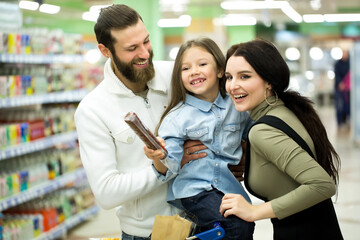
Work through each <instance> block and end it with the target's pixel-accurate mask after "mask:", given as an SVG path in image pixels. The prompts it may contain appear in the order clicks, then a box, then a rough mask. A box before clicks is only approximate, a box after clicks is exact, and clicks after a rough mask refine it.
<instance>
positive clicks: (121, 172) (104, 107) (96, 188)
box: [75, 4, 205, 240]
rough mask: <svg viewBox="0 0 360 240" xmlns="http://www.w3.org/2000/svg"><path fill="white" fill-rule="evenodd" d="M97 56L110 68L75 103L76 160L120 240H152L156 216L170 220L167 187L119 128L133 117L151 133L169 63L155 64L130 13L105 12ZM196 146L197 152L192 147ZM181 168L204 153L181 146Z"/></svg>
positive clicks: (98, 27) (118, 7)
mask: <svg viewBox="0 0 360 240" xmlns="http://www.w3.org/2000/svg"><path fill="white" fill-rule="evenodd" d="M94 31H95V35H96V39H97V41H98V48H99V50H100V51H101V53H102V55H103V56H105V57H107V58H108V60H107V61H106V63H105V66H104V79H103V81H102V82H101V83H100V84H99V85H98V86H97V87H96V88H95V89H93V90H92V91H91V92H90V93H89V94H87V96H85V98H84V99H83V100H82V101H81V102H80V104H79V106H78V108H77V110H76V113H75V123H76V128H77V133H78V139H79V148H80V157H81V161H82V164H83V166H84V169H85V171H86V175H87V178H88V181H89V184H90V187H91V189H92V191H93V193H94V196H95V198H96V200H97V203H98V204H99V205H100V206H101V207H102V208H104V209H111V208H116V215H117V217H118V218H119V220H120V227H121V230H122V236H121V239H123V240H127V239H150V234H151V230H152V226H153V223H154V219H155V215H173V214H174V213H177V210H176V209H175V208H174V207H172V206H171V205H169V204H168V203H167V202H166V197H167V190H168V184H167V183H166V182H165V183H164V182H162V181H160V180H158V179H157V177H156V174H155V172H154V169H153V167H154V166H153V165H152V161H151V160H149V159H148V158H146V156H145V154H144V150H143V147H144V143H142V142H141V140H140V138H139V137H137V136H136V134H135V133H134V132H133V131H132V130H131V129H130V127H129V126H128V125H127V124H126V123H125V122H124V116H125V115H126V114H127V113H128V112H131V111H132V112H136V113H137V115H138V116H139V117H140V119H141V120H142V121H143V123H144V124H145V125H146V126H147V127H148V128H149V129H150V130H151V131H154V129H155V127H156V125H157V123H158V122H159V119H160V117H161V115H162V113H163V111H164V110H165V108H166V105H167V104H168V100H169V96H170V93H169V89H170V87H169V85H170V78H171V74H172V69H173V62H166V61H154V62H153V61H152V57H153V52H152V46H151V43H150V36H149V33H148V31H147V29H146V27H145V25H144V23H143V21H142V19H141V17H140V15H139V14H138V13H137V12H136V11H135V10H134V9H132V8H130V7H128V6H126V5H122V4H115V5H112V6H110V7H107V8H103V9H102V10H101V12H100V16H99V18H98V20H97V23H96V24H95V27H94ZM194 145H195V146H194ZM184 148H186V150H185V151H184V152H187V153H188V154H186V155H184V158H183V162H188V161H190V160H194V159H198V158H200V157H203V156H204V154H205V153H197V154H191V153H193V152H195V151H198V150H201V149H203V148H204V147H203V146H198V145H196V144H194V143H189V144H188V145H187V144H185V145H184Z"/></svg>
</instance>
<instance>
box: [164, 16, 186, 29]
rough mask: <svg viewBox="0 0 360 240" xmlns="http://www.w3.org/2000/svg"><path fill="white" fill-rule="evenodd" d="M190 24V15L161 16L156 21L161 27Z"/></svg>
mask: <svg viewBox="0 0 360 240" xmlns="http://www.w3.org/2000/svg"><path fill="white" fill-rule="evenodd" d="M190 24H191V17H190V16H189V15H181V16H180V17H178V18H162V19H160V20H159V21H158V26H159V27H161V28H171V27H188V26H190Z"/></svg>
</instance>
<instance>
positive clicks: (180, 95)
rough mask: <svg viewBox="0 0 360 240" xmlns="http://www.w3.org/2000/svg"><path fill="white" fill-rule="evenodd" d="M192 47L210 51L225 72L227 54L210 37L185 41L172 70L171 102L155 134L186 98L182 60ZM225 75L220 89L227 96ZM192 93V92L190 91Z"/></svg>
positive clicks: (220, 68)
mask: <svg viewBox="0 0 360 240" xmlns="http://www.w3.org/2000/svg"><path fill="white" fill-rule="evenodd" d="M192 47H201V48H203V49H204V50H206V51H208V52H209V53H210V54H211V55H212V56H213V57H214V60H215V63H216V68H217V70H218V71H222V72H223V73H224V72H225V56H224V54H223V52H222V51H221V49H220V48H219V46H218V45H217V44H216V43H215V42H214V41H213V40H212V39H210V38H207V37H202V38H197V39H193V40H189V41H187V42H185V43H183V44H182V45H181V46H180V49H179V51H178V53H177V55H176V58H175V64H174V69H173V72H172V77H171V99H170V103H169V105H168V106H167V108H166V109H165V112H164V113H163V115H162V116H161V118H160V122H159V124H158V126H157V127H156V130H155V134H156V135H157V134H158V130H159V127H160V125H161V123H162V121H163V119H164V118H165V116H166V115H167V114H168V113H169V112H170V111H171V110H172V109H173V108H174V107H176V106H177V105H178V104H179V103H180V102H181V103H184V102H185V98H186V93H188V92H187V90H186V89H185V87H184V84H183V82H182V79H181V70H182V60H183V57H184V54H185V52H186V50H188V49H190V48H192ZM225 83H226V79H225V75H224V74H222V77H221V78H219V90H220V93H221V95H222V96H225V94H226V90H225ZM190 94H191V93H190Z"/></svg>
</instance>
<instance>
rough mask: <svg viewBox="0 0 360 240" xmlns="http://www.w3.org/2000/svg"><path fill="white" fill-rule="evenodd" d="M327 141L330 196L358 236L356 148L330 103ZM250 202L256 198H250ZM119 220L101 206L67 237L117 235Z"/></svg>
mask: <svg viewBox="0 0 360 240" xmlns="http://www.w3.org/2000/svg"><path fill="white" fill-rule="evenodd" d="M318 112H319V114H320V116H321V118H322V120H323V122H324V124H325V127H326V129H327V132H328V136H329V139H330V141H331V142H332V143H333V145H334V147H335V149H336V151H337V152H338V154H339V155H340V157H341V161H342V162H341V172H340V184H339V188H338V195H337V199H336V197H334V198H333V201H335V203H334V206H335V209H336V212H337V216H338V219H339V222H340V227H341V230H342V232H343V236H344V239H346V240H357V239H360V191H359V190H360V159H359V156H360V148H356V147H355V146H354V143H353V141H352V139H351V134H349V132H348V131H346V130H345V131H341V132H338V129H337V126H336V122H335V113H334V110H333V108H332V107H323V108H319V109H318ZM252 200H253V202H254V203H255V204H256V203H260V200H258V199H256V198H252ZM119 232H120V231H119V222H118V220H117V218H116V216H115V213H114V211H112V210H110V211H105V210H101V211H100V212H99V214H98V215H97V216H96V217H94V218H93V219H92V220H90V221H88V222H85V223H83V224H81V225H80V226H78V227H76V228H75V229H73V230H72V231H70V233H69V235H68V237H67V239H72V240H83V239H84V240H85V239H88V238H90V237H95V238H101V237H119V236H120V233H119ZM271 239H272V226H271V223H270V221H269V220H262V221H258V222H257V223H256V228H255V233H254V240H271Z"/></svg>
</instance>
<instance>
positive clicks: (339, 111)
mask: <svg viewBox="0 0 360 240" xmlns="http://www.w3.org/2000/svg"><path fill="white" fill-rule="evenodd" d="M342 52H343V55H342V57H341V59H339V60H338V61H337V62H335V66H334V72H335V87H334V90H335V91H334V99H335V109H336V120H337V126H338V130H340V129H342V127H344V126H345V125H346V123H347V121H348V120H349V118H350V88H349V86H348V85H349V81H346V77H350V75H349V74H350V58H349V52H348V51H346V50H343V51H342ZM347 80H350V79H349V78H348V79H347Z"/></svg>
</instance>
